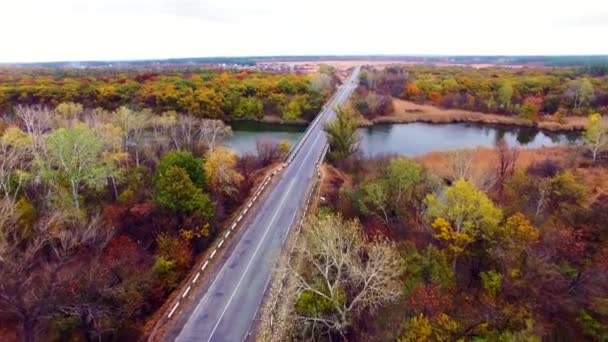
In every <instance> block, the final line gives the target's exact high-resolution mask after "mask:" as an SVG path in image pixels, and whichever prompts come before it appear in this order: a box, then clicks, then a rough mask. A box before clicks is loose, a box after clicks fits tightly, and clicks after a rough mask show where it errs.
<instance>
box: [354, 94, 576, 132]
mask: <svg viewBox="0 0 608 342" xmlns="http://www.w3.org/2000/svg"><path fill="white" fill-rule="evenodd" d="M393 105H394V107H395V112H394V113H393V114H391V115H389V116H382V117H378V118H375V119H373V120H365V119H363V120H361V122H360V124H361V125H362V126H369V125H373V124H380V123H410V122H428V123H437V124H439V123H458V122H471V123H485V124H495V125H515V126H526V127H538V128H540V129H545V130H549V131H574V130H582V129H585V127H586V125H587V118H585V117H579V116H568V117H565V118H563V119H562V122H559V121H558V119H557V118H556V117H555V116H547V115H546V116H543V117H542V118H541V121H540V122H538V123H533V122H531V121H528V120H524V119H520V118H518V117H514V116H506V115H500V114H487V113H481V112H473V111H467V110H462V109H441V108H438V107H435V106H431V105H420V104H416V103H413V102H410V101H405V100H401V99H393Z"/></svg>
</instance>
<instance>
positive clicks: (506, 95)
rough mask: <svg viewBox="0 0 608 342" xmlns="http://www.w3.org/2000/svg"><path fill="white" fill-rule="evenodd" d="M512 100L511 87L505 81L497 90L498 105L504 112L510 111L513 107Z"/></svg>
mask: <svg viewBox="0 0 608 342" xmlns="http://www.w3.org/2000/svg"><path fill="white" fill-rule="evenodd" d="M512 98H513V86H512V85H511V83H510V82H508V81H505V82H503V83H502V84H501V85H500V88H498V105H499V106H500V108H502V110H504V111H510V110H511V107H512V106H513V104H512V102H511V100H512Z"/></svg>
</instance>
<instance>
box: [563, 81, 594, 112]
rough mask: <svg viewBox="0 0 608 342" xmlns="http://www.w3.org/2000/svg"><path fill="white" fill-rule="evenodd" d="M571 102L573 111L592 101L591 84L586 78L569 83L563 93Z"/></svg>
mask: <svg viewBox="0 0 608 342" xmlns="http://www.w3.org/2000/svg"><path fill="white" fill-rule="evenodd" d="M565 96H566V98H568V99H570V101H571V102H572V108H573V109H574V110H576V109H578V108H580V107H583V106H585V105H587V104H588V103H589V102H590V101H591V100H592V99H593V96H594V94H593V84H592V83H591V81H589V79H588V78H582V79H576V80H573V81H571V82H570V84H569V86H568V89H567V90H566V93H565Z"/></svg>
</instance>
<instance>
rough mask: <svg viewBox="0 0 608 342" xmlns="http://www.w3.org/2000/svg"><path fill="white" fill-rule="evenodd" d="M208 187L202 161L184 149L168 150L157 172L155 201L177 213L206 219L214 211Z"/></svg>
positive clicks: (155, 176) (209, 217)
mask: <svg viewBox="0 0 608 342" xmlns="http://www.w3.org/2000/svg"><path fill="white" fill-rule="evenodd" d="M205 186H206V179H205V174H204V171H203V162H202V160H201V159H198V158H194V157H193V156H192V154H190V153H189V152H184V151H173V152H169V153H167V154H166V155H165V156H164V157H163V158H162V159H161V161H160V163H159V165H158V166H157V168H156V172H155V174H154V201H155V202H156V203H157V204H158V205H159V206H160V207H161V208H164V209H168V210H171V211H174V212H178V213H196V214H198V215H199V216H200V217H201V218H203V219H205V220H209V219H211V217H212V216H213V212H214V210H215V208H214V205H213V203H212V202H211V200H210V199H209V196H208V195H207V194H205V193H204V192H203V190H204V187H205Z"/></svg>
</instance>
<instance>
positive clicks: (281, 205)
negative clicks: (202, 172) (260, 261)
mask: <svg viewBox="0 0 608 342" xmlns="http://www.w3.org/2000/svg"><path fill="white" fill-rule="evenodd" d="M295 180H296V179H295V178H294V179H292V180H291V183H290V184H289V188H288V189H287V191H286V192H285V194H284V195H283V198H282V199H281V202H279V203H280V204H279V205H278V206H277V210H276V211H275V212H274V215H273V216H272V219H270V223H269V224H268V226H267V227H266V230H265V231H264V234H263V235H262V238H261V239H260V242H259V243H258V245H257V246H256V248H255V250H254V251H253V255H252V256H251V258H250V259H249V262H248V263H247V266H245V270H244V271H243V273H242V275H241V278H240V279H239V282H238V283H237V284H236V287H235V288H234V291H232V295H230V298H228V302H227V303H226V306H225V307H224V310H223V311H222V313H221V314H220V317H219V318H218V319H217V322H216V323H215V326H214V327H213V330H211V333H210V334H209V338H208V339H207V342H209V341H211V338H212V337H213V334H215V330H217V327H218V326H219V325H220V322H221V321H222V318H224V315H225V314H226V311H227V310H228V307H229V306H230V303H232V300H233V299H234V296H235V295H236V293H237V292H238V289H239V287H240V286H241V283H242V282H243V279H245V275H247V271H248V270H249V267H251V264H252V263H253V260H255V257H256V256H257V254H258V252H259V251H260V247H262V244H263V243H264V240H265V239H266V235H268V232H269V231H270V228H271V227H272V226H273V224H274V221H275V220H276V219H277V216H278V215H279V213H280V212H281V210H280V209H282V208H283V205H284V204H285V199H287V195H289V193H290V192H291V189H292V188H293V185H294V184H295ZM216 279H217V278H216Z"/></svg>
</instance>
